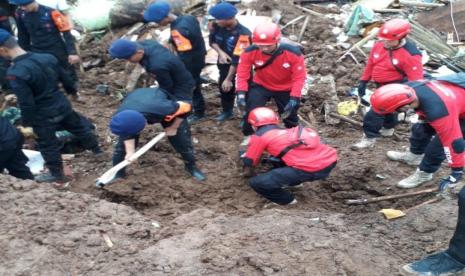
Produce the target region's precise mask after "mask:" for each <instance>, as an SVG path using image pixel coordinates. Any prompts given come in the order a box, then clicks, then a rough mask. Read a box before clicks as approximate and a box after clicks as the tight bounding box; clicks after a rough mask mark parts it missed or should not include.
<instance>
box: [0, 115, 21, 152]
mask: <svg viewBox="0 0 465 276" xmlns="http://www.w3.org/2000/svg"><path fill="white" fill-rule="evenodd" d="M19 135H20V134H19V132H18V130H17V129H16V128H15V127H14V126H13V125H12V124H10V122H9V121H8V120H7V119H5V118H3V117H0V151H6V150H12V149H15V148H16V146H17V141H18V138H19Z"/></svg>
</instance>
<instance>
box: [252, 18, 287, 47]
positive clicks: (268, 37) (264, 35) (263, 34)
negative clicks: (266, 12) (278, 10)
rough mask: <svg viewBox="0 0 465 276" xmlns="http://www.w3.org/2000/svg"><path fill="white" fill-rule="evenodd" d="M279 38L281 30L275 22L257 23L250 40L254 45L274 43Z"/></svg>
mask: <svg viewBox="0 0 465 276" xmlns="http://www.w3.org/2000/svg"><path fill="white" fill-rule="evenodd" d="M280 39H281V30H280V29H279V26H278V25H276V24H275V23H271V22H270V23H265V24H261V25H258V26H257V27H256V28H255V30H254V31H253V36H252V42H253V43H254V44H255V45H274V44H276V43H278V42H279V40H280Z"/></svg>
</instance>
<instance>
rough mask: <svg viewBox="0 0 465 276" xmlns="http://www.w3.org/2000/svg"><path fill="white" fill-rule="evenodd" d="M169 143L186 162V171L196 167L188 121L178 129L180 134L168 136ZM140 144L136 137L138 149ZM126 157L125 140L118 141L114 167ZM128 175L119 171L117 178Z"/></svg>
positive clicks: (114, 152)
mask: <svg viewBox="0 0 465 276" xmlns="http://www.w3.org/2000/svg"><path fill="white" fill-rule="evenodd" d="M162 125H163V127H167V126H168V125H167V124H165V123H162ZM168 141H169V142H170V144H171V145H172V146H173V148H174V149H175V150H176V151H177V152H178V153H179V154H181V157H182V159H183V160H184V164H185V166H186V169H191V168H193V167H194V166H195V155H194V147H193V145H192V138H191V130H190V126H189V123H188V122H187V120H183V122H182V123H181V125H180V126H179V128H178V132H177V133H176V135H175V136H168ZM138 143H139V136H136V147H137V145H138ZM125 156H126V149H125V147H124V140H123V139H121V138H120V139H118V142H117V143H116V145H115V148H114V151H113V165H116V164H118V163H119V162H121V161H123V160H124V157H125ZM125 175H126V173H125V171H124V169H122V170H120V171H118V174H117V175H116V176H117V177H123V176H125Z"/></svg>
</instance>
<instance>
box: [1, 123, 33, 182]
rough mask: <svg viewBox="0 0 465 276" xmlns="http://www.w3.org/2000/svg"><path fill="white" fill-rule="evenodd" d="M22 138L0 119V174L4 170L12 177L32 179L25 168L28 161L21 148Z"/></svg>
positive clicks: (13, 128)
mask: <svg viewBox="0 0 465 276" xmlns="http://www.w3.org/2000/svg"><path fill="white" fill-rule="evenodd" d="M23 143H24V137H23V135H21V133H20V132H19V131H18V130H17V129H16V128H15V127H14V126H13V125H12V124H10V122H9V121H8V120H7V119H5V118H2V117H0V173H3V170H4V169H7V170H8V173H9V174H11V175H12V176H14V177H16V178H20V179H31V180H32V179H34V176H33V175H32V173H31V171H30V170H29V168H28V167H27V166H26V163H27V162H28V159H27V157H26V155H24V153H23V150H22V147H23Z"/></svg>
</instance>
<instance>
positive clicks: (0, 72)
mask: <svg viewBox="0 0 465 276" xmlns="http://www.w3.org/2000/svg"><path fill="white" fill-rule="evenodd" d="M0 29H3V30H5V31H7V32H9V33H10V34H13V31H12V30H11V24H10V20H9V14H8V11H7V10H5V9H3V8H0ZM8 67H10V62H9V61H8V60H6V59H4V58H0V87H1V88H2V89H3V90H7V89H9V88H10V87H9V85H8V81H7V79H6V70H7V69H8Z"/></svg>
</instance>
